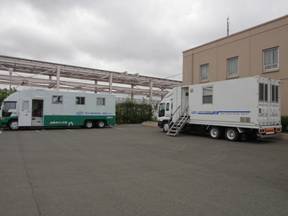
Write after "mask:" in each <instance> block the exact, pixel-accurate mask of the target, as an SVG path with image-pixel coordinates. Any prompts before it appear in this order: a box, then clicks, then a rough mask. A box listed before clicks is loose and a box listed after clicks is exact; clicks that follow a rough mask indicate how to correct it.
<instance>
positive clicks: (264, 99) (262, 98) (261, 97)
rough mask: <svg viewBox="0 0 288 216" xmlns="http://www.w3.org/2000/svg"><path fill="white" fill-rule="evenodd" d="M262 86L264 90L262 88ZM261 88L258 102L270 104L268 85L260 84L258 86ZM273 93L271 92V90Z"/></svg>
mask: <svg viewBox="0 0 288 216" xmlns="http://www.w3.org/2000/svg"><path fill="white" fill-rule="evenodd" d="M261 85H262V88H260V86H261ZM258 88H259V93H258V101H259V102H260V103H268V100H269V98H268V94H269V93H268V83H262V82H260V83H259V85H258ZM270 92H271V90H270Z"/></svg>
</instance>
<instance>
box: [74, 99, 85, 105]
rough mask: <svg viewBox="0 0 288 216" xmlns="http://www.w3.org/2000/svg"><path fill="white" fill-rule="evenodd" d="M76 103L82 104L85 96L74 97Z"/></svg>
mask: <svg viewBox="0 0 288 216" xmlns="http://www.w3.org/2000/svg"><path fill="white" fill-rule="evenodd" d="M76 104H77V105H84V104H85V97H76Z"/></svg>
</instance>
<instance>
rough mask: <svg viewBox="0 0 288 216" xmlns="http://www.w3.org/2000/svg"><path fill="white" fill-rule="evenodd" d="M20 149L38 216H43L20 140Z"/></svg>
mask: <svg viewBox="0 0 288 216" xmlns="http://www.w3.org/2000/svg"><path fill="white" fill-rule="evenodd" d="M18 151H19V153H20V156H21V160H22V163H23V168H24V172H25V176H26V179H27V182H28V184H29V187H30V189H31V195H32V199H33V202H34V204H35V207H36V210H37V215H38V216H42V215H43V214H42V212H41V208H40V204H39V201H38V200H37V197H36V194H35V189H34V186H33V183H32V178H31V175H30V174H29V170H28V167H27V163H26V161H25V158H24V150H23V147H22V145H21V143H20V142H18Z"/></svg>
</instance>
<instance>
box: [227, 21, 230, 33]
mask: <svg viewBox="0 0 288 216" xmlns="http://www.w3.org/2000/svg"><path fill="white" fill-rule="evenodd" d="M229 21H230V20H229V17H227V37H228V36H229V35H230V22H229Z"/></svg>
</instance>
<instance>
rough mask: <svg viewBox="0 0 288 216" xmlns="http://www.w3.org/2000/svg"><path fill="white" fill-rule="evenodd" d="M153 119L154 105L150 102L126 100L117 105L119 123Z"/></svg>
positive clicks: (134, 122)
mask: <svg viewBox="0 0 288 216" xmlns="http://www.w3.org/2000/svg"><path fill="white" fill-rule="evenodd" d="M151 119H152V107H151V105H149V104H137V103H134V102H132V101H126V102H123V103H119V104H117V105H116V121H117V124H124V123H129V124H136V123H142V122H144V121H150V120H151Z"/></svg>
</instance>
